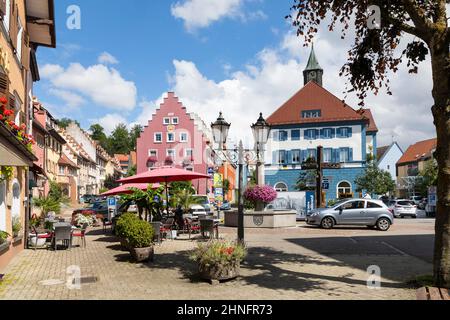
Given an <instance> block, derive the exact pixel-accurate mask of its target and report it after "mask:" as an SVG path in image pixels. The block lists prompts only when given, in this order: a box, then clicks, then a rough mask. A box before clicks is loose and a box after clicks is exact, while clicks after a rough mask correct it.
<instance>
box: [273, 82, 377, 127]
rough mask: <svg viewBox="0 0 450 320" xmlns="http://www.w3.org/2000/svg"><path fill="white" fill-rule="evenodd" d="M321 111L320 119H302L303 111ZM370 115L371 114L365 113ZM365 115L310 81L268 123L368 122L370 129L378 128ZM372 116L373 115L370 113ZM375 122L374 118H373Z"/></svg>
mask: <svg viewBox="0 0 450 320" xmlns="http://www.w3.org/2000/svg"><path fill="white" fill-rule="evenodd" d="M311 110H321V117H320V118H302V117H301V114H302V111H311ZM364 114H366V115H368V114H369V113H367V112H364ZM364 114H361V113H358V112H357V111H355V110H354V109H353V108H352V107H350V106H349V105H347V104H346V103H345V102H343V101H342V100H340V99H339V98H337V97H336V96H335V95H333V94H332V93H330V92H329V91H328V90H326V89H324V88H323V87H321V86H320V85H318V84H317V83H315V82H314V81H310V82H309V83H308V84H306V86H304V87H303V88H302V89H300V90H299V91H298V92H297V93H296V94H295V95H294V96H293V97H292V98H290V99H289V100H288V101H287V102H286V103H285V104H283V105H282V106H281V107H280V108H279V109H278V110H277V111H275V112H274V113H273V114H272V115H271V116H270V117H269V118H268V119H267V122H268V123H269V124H271V125H272V126H273V125H286V124H307V123H324V122H333V121H366V122H367V124H368V125H369V127H371V126H372V127H374V128H376V125H375V123H373V125H372V124H370V123H369V122H370V121H371V120H370V119H369V118H368V117H367V116H365V115H364ZM370 115H371V113H370ZM372 121H373V118H372Z"/></svg>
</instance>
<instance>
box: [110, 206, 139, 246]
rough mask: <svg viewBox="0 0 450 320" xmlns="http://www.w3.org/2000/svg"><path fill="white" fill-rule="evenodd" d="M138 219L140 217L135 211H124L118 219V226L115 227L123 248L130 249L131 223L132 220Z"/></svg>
mask: <svg viewBox="0 0 450 320" xmlns="http://www.w3.org/2000/svg"><path fill="white" fill-rule="evenodd" d="M133 220H138V217H137V216H136V215H135V214H133V213H124V214H123V215H121V216H120V218H119V219H117V222H116V226H115V228H114V230H115V232H116V235H117V236H118V237H119V239H120V245H121V246H122V249H123V250H128V247H129V246H128V239H127V237H128V234H129V229H130V226H131V224H130V223H129V222H130V221H133Z"/></svg>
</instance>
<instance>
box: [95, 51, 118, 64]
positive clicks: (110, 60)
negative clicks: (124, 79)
mask: <svg viewBox="0 0 450 320" xmlns="http://www.w3.org/2000/svg"><path fill="white" fill-rule="evenodd" d="M98 62H99V63H101V64H118V63H119V60H117V58H116V57H114V56H113V55H112V54H110V53H108V52H103V53H102V54H101V55H100V56H99V57H98Z"/></svg>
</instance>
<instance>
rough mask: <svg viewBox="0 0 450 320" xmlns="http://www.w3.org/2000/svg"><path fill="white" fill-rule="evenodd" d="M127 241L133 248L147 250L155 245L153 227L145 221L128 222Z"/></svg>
mask: <svg viewBox="0 0 450 320" xmlns="http://www.w3.org/2000/svg"><path fill="white" fill-rule="evenodd" d="M127 224H128V225H129V227H128V229H127V233H128V234H127V240H128V243H129V244H130V246H131V247H133V248H147V247H151V246H152V245H153V235H154V232H153V227H152V226H151V225H150V224H149V223H148V222H146V221H143V220H128V221H127Z"/></svg>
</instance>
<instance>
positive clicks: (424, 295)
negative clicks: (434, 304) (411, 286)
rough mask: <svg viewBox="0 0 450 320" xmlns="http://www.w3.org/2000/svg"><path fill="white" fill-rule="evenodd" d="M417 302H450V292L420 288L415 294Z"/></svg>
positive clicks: (441, 289) (432, 288)
mask: <svg viewBox="0 0 450 320" xmlns="http://www.w3.org/2000/svg"><path fill="white" fill-rule="evenodd" d="M416 295H417V300H450V290H449V289H443V288H434V287H422V288H420V289H418V290H417V292H416Z"/></svg>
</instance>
